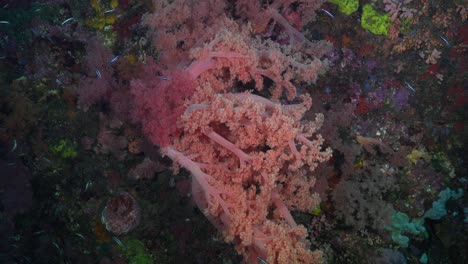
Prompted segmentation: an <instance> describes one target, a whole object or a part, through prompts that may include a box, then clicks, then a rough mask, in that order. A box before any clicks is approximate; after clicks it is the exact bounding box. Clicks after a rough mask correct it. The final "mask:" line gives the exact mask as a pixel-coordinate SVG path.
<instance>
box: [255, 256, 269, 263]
mask: <svg viewBox="0 0 468 264" xmlns="http://www.w3.org/2000/svg"><path fill="white" fill-rule="evenodd" d="M257 260H258V263H260V264H268V263H267V262H266V261H265V260H263V259H262V258H260V257H257Z"/></svg>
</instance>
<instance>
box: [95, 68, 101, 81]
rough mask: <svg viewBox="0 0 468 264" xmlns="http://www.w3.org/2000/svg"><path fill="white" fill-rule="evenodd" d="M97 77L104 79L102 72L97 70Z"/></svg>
mask: <svg viewBox="0 0 468 264" xmlns="http://www.w3.org/2000/svg"><path fill="white" fill-rule="evenodd" d="M96 75H97V77H98V78H99V79H102V75H101V72H100V71H99V70H98V69H97V68H96Z"/></svg>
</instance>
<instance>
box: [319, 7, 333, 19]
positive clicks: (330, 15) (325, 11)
mask: <svg viewBox="0 0 468 264" xmlns="http://www.w3.org/2000/svg"><path fill="white" fill-rule="evenodd" d="M320 10H322V11H323V12H324V13H325V14H327V15H328V16H329V17H331V18H335V16H334V15H333V14H332V13H330V12H329V11H328V10H326V9H323V8H320Z"/></svg>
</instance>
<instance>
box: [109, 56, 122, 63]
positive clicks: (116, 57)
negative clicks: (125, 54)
mask: <svg viewBox="0 0 468 264" xmlns="http://www.w3.org/2000/svg"><path fill="white" fill-rule="evenodd" d="M119 58H120V55H117V56H115V57H114V58H112V60H110V63H114V62H116V61H117V60H118V59H119Z"/></svg>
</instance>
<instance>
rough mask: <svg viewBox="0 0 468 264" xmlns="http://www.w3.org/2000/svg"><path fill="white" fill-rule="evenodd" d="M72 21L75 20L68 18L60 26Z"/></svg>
mask: <svg viewBox="0 0 468 264" xmlns="http://www.w3.org/2000/svg"><path fill="white" fill-rule="evenodd" d="M73 20H75V18H73V17H70V18H67V19H65V20H64V21H63V22H62V26H63V25H65V24H66V23H68V22H71V21H73Z"/></svg>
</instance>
